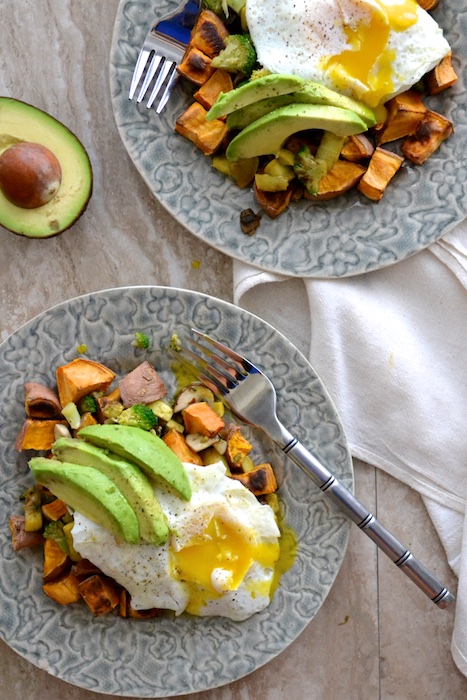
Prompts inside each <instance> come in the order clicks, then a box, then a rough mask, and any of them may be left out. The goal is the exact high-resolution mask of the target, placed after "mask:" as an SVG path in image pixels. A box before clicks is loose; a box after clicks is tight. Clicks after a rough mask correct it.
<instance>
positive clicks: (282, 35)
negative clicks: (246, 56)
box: [246, 0, 450, 107]
mask: <svg viewBox="0 0 467 700" xmlns="http://www.w3.org/2000/svg"><path fill="white" fill-rule="evenodd" d="M398 6H399V7H400V8H401V13H404V12H406V11H407V10H409V11H410V13H411V14H413V15H414V16H416V22H415V23H412V24H410V22H407V23H406V24H407V26H402V27H401V26H397V24H398V16H397V13H398V11H399V10H398ZM408 14H409V13H408ZM371 17H373V18H377V19H378V18H379V19H380V21H381V27H380V28H381V30H383V25H384V24H385V23H386V25H387V26H388V28H389V35H388V37H387V43H386V44H385V50H384V53H383V54H382V55H380V58H379V59H377V60H376V62H375V63H374V67H373V70H372V71H371V74H370V83H372V84H371V85H369V84H367V83H366V81H362V80H360V79H359V78H357V77H355V75H351V74H349V73H346V70H345V66H339V65H338V66H337V70H336V66H329V65H328V60H329V59H330V58H331V57H336V56H341V55H342V52H343V51H346V50H350V49H351V50H353V51H355V50H357V49H356V47H355V46H353V47H352V46H351V45H350V44H349V36H348V32H349V30H355V29H356V28H357V27H359V26H367V24H368V21H369V18H371ZM388 17H389V20H388ZM246 18H247V23H248V28H249V30H250V33H251V38H252V40H253V43H254V45H255V48H256V51H257V54H258V60H259V62H260V63H261V64H262V65H263V66H264V67H265V68H267V69H268V70H269V71H270V72H272V73H283V74H292V75H297V76H299V77H302V78H305V79H308V80H315V81H317V82H321V83H323V84H324V85H326V86H328V87H330V88H332V89H334V90H337V91H339V92H341V93H343V94H346V95H349V96H351V97H354V98H356V99H359V100H362V101H364V102H366V103H367V104H369V105H370V106H371V107H375V106H376V105H377V104H383V103H384V102H386V101H387V100H388V99H390V98H391V97H393V96H395V95H397V94H400V93H401V92H404V91H405V90H407V89H408V88H409V87H411V86H412V85H414V84H415V83H417V82H418V81H419V80H420V79H421V78H422V77H423V76H424V75H425V73H427V72H428V71H429V70H431V69H432V68H433V67H434V66H436V65H437V64H438V63H439V62H440V60H441V59H442V58H443V57H444V56H446V54H448V53H449V51H450V46H449V44H448V42H447V41H446V39H445V38H444V36H443V32H442V30H441V28H440V27H439V25H438V24H437V23H436V22H435V20H434V19H433V18H432V17H431V15H429V14H428V13H427V12H426V11H425V10H423V9H422V8H421V7H419V6H418V4H417V3H416V2H413V4H412V2H411V0H247V2H246ZM411 21H413V20H411ZM365 23H367V24H366V25H365ZM402 24H404V22H402ZM377 30H378V28H377V27H376V29H375V30H373V29H372V30H371V33H372V36H374V35H375V33H377ZM362 51H363V49H362ZM388 61H389V63H390V76H389V78H390V79H389V81H386V80H385V74H386V73H387V63H388ZM378 83H380V84H378Z"/></svg>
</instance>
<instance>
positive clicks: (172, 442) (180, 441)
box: [162, 428, 203, 466]
mask: <svg viewBox="0 0 467 700" xmlns="http://www.w3.org/2000/svg"><path fill="white" fill-rule="evenodd" d="M162 439H163V441H164V442H165V444H166V445H167V447H170V449H171V450H172V452H174V453H175V454H176V455H177V457H178V458H179V460H180V461H181V462H190V463H191V464H198V465H199V466H202V465H203V460H202V459H201V457H200V456H199V454H198V453H197V452H195V451H194V450H192V449H191V447H190V446H189V445H187V443H186V440H185V437H184V435H182V433H180V432H179V431H178V430H175V428H171V429H170V430H168V431H167V432H166V434H165V435H164V437H163V438H162Z"/></svg>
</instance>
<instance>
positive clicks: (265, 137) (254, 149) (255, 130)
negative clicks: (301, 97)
mask: <svg viewBox="0 0 467 700" xmlns="http://www.w3.org/2000/svg"><path fill="white" fill-rule="evenodd" d="M307 129H321V130H323V131H330V132H332V133H333V134H336V135H337V136H350V135H351V134H360V133H362V132H364V131H366V130H367V126H366V124H365V122H364V121H362V119H361V118H360V117H359V116H358V115H357V114H355V112H351V111H350V110H347V109H341V108H340V107H332V106H330V105H316V104H291V105H286V106H285V107H279V108H278V109H275V110H273V111H272V112H270V114H266V115H265V116H264V117H261V118H260V119H257V120H256V121H254V122H252V123H251V124H249V125H248V126H247V127H245V128H244V129H243V130H242V131H240V133H239V134H237V136H235V137H234V138H233V139H232V141H231V142H230V144H229V145H228V147H227V150H226V156H227V158H228V159H229V160H232V161H236V160H239V159H241V158H252V157H254V156H262V155H271V154H275V153H277V152H278V151H279V149H280V148H281V147H282V145H283V144H284V142H285V141H286V140H287V138H288V137H289V136H291V135H292V134H296V133H297V132H299V131H305V130H307Z"/></svg>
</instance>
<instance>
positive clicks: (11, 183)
mask: <svg viewBox="0 0 467 700" xmlns="http://www.w3.org/2000/svg"><path fill="white" fill-rule="evenodd" d="M61 182H62V169H61V167H60V163H59V162H58V160H57V158H56V157H55V155H54V154H53V153H52V151H50V150H49V149H48V148H46V147H45V146H42V145H41V144H39V143H29V142H27V141H23V142H20V143H15V144H14V145H13V146H10V147H9V148H7V149H6V150H5V151H4V152H3V153H2V154H1V155H0V189H1V190H2V192H3V194H4V195H5V197H6V198H7V199H8V200H9V201H10V202H12V204H15V205H16V206H17V207H22V208H24V209H36V208H37V207H41V206H43V205H44V204H47V203H48V202H50V201H51V200H52V199H53V198H54V197H55V195H56V194H57V192H58V190H59V189H60V185H61Z"/></svg>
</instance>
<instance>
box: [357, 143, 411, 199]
mask: <svg viewBox="0 0 467 700" xmlns="http://www.w3.org/2000/svg"><path fill="white" fill-rule="evenodd" d="M403 162H404V159H403V158H402V157H401V156H399V155H398V154H397V153H391V151H386V150H385V149H384V148H381V147H380V146H378V147H377V148H376V149H375V152H374V153H373V156H372V158H371V160H370V164H369V166H368V169H367V171H366V172H365V174H364V175H363V177H362V178H361V179H360V182H359V183H358V185H357V188H358V189H359V191H360V192H361V193H362V194H364V195H365V197H368V199H371V200H372V201H374V202H378V201H379V200H380V199H381V197H382V196H383V194H384V191H385V189H386V187H387V186H388V184H389V183H390V181H391V180H392V178H393V177H394V175H395V174H396V173H397V171H398V170H399V168H400V167H401V165H402V163H403Z"/></svg>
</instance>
